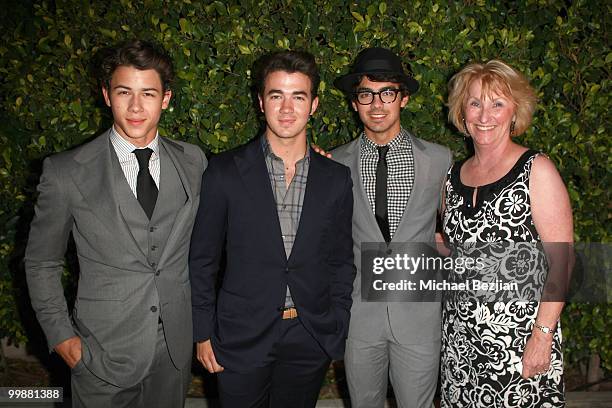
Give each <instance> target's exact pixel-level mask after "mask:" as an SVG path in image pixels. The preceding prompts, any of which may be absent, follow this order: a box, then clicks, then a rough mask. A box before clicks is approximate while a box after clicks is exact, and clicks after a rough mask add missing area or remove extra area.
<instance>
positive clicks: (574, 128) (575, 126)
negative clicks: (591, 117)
mask: <svg viewBox="0 0 612 408" xmlns="http://www.w3.org/2000/svg"><path fill="white" fill-rule="evenodd" d="M579 131H580V126H579V125H578V124H577V123H574V124H572V127H571V128H570V133H571V135H572V136H573V137H576V135H577V134H578V132H579Z"/></svg>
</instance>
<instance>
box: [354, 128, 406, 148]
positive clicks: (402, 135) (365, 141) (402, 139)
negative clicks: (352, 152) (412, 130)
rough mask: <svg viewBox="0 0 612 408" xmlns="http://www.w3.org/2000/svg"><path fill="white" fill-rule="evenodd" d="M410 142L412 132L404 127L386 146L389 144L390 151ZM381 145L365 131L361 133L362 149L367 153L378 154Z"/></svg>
mask: <svg viewBox="0 0 612 408" xmlns="http://www.w3.org/2000/svg"><path fill="white" fill-rule="evenodd" d="M406 144H408V145H409V144H410V134H409V133H408V132H407V131H406V130H405V129H404V128H400V132H399V133H398V134H397V136H395V137H394V138H393V139H391V141H390V142H389V143H387V145H386V146H389V151H390V152H391V151H395V150H397V149H400V148H401V147H402V146H404V145H406ZM378 147H379V145H377V144H376V143H374V142H373V141H372V140H370V139H369V138H368V137H367V136H366V134H365V132H362V133H361V150H362V151H365V152H367V153H375V154H378V149H377V148H378Z"/></svg>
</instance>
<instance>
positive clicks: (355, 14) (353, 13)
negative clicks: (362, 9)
mask: <svg viewBox="0 0 612 408" xmlns="http://www.w3.org/2000/svg"><path fill="white" fill-rule="evenodd" d="M351 15H352V16H353V18H354V19H355V20H357V21H359V22H360V23H363V22H364V19H363V17H362V15H361V14H359V13H357V12H356V11H351Z"/></svg>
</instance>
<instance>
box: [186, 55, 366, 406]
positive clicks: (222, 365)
mask: <svg viewBox="0 0 612 408" xmlns="http://www.w3.org/2000/svg"><path fill="white" fill-rule="evenodd" d="M318 85H319V74H318V70H317V66H316V64H315V61H314V57H313V56H312V55H310V54H308V53H305V52H292V51H283V52H278V53H275V54H271V55H269V56H267V57H265V58H264V59H263V60H262V63H261V66H260V70H259V75H258V77H257V83H256V87H257V92H258V98H259V107H260V109H261V111H262V112H263V114H264V116H265V120H266V128H265V131H264V134H263V135H262V136H261V137H260V138H257V139H255V140H254V141H252V142H251V143H248V144H247V145H245V146H243V147H241V148H238V149H236V150H233V151H230V152H226V153H222V154H220V155H218V156H217V157H215V158H213V159H212V160H211V162H210V165H209V167H208V169H207V171H206V173H205V175H204V177H203V179H202V188H203V189H204V191H206V195H204V196H202V199H201V202H200V208H199V210H198V214H197V217H196V223H195V227H194V230H193V235H192V239H191V252H190V278H191V282H192V303H193V322H194V338H195V341H196V342H197V357H198V360H199V361H200V362H201V363H202V364H203V365H204V367H205V368H206V369H207V370H208V371H210V372H211V373H218V383H219V394H220V400H221V404H222V406H223V407H225V408H234V407H236V408H244V407H279V408H281V407H293V408H297V407H314V406H315V405H316V401H317V397H318V393H319V389H320V386H321V383H322V381H323V378H324V376H325V372H326V370H327V368H328V366H329V363H330V360H331V359H342V357H343V354H344V343H345V339H346V335H347V331H348V322H349V315H350V308H351V303H352V301H351V291H352V288H353V279H354V277H355V267H354V265H353V250H352V238H351V219H352V210H353V195H352V182H351V176H350V171H349V169H348V168H347V167H345V166H343V165H340V164H338V163H335V162H333V161H331V160H329V159H327V158H325V157H322V156H320V155H318V154H315V153H313V152H312V151H311V149H310V147H309V145H308V141H307V135H306V133H307V132H306V126H307V123H308V119H309V117H310V115H312V114H313V113H314V112H315V110H316V109H317V105H318V98H317V96H316V93H317V89H318ZM223 255H225V256H226V262H225V269H224V274H223V280H222V282H221V283H220V285H217V282H216V280H217V279H216V278H217V276H218V273H219V271H220V268H221V264H222V257H223ZM217 286H219V287H220V288H219V290H218V292H217V291H216V290H215V289H216V287H217Z"/></svg>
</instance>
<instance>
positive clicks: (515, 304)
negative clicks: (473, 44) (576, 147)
mask: <svg viewBox="0 0 612 408" xmlns="http://www.w3.org/2000/svg"><path fill="white" fill-rule="evenodd" d="M535 103H536V98H535V92H534V90H533V88H532V87H531V86H530V85H529V83H528V81H527V80H526V78H525V77H524V76H523V75H522V74H520V73H519V72H517V71H516V70H515V69H513V68H511V67H510V66H508V65H507V64H505V63H504V62H501V61H498V60H492V61H489V62H487V63H483V64H470V65H468V66H466V67H465V68H463V69H462V70H461V71H460V72H459V73H457V74H456V75H455V76H454V77H453V78H452V79H451V81H450V83H449V102H448V105H449V109H450V112H449V119H450V121H451V122H452V123H453V124H454V125H455V126H456V127H457V129H459V131H460V132H462V133H463V134H464V135H465V136H466V137H469V138H471V140H472V142H473V145H474V155H473V156H471V157H469V158H468V159H466V160H463V161H461V162H458V163H455V164H454V165H453V167H452V168H451V169H450V170H449V173H448V178H447V181H446V186H445V191H444V194H445V200H444V213H443V231H444V237H445V240H446V241H447V242H448V243H449V244H451V246H452V245H462V244H465V243H466V242H468V243H479V242H500V243H504V242H508V243H539V242H544V243H546V242H564V243H570V242H571V241H572V239H573V223H572V211H571V208H570V203H569V197H568V194H567V190H566V188H565V185H564V184H563V181H562V180H561V177H560V176H559V174H558V172H557V170H556V169H555V166H554V164H553V163H552V162H551V161H550V160H549V159H548V158H547V157H546V156H544V155H543V154H540V153H538V152H536V151H533V150H530V149H528V148H527V147H524V146H521V145H519V144H518V143H516V142H515V141H514V139H513V138H514V137H515V136H519V135H521V134H522V133H523V132H525V130H526V129H527V128H528V127H529V126H530V123H531V119H532V114H533V112H534V109H535ZM559 262H563V259H560V260H559V259H551V258H550V257H548V259H547V260H546V259H545V260H544V265H545V268H544V269H546V268H548V269H550V268H553V267H559V266H560V265H559ZM555 263H556V264H555ZM533 273H538V272H533ZM520 300H521V299H516V300H511V299H510V300H508V301H505V302H496V303H487V302H478V301H476V302H462V301H459V300H458V298H456V297H455V298H453V296H450V297H448V298H447V299H446V301H445V303H444V306H443V334H442V364H441V367H442V406H443V407H453V408H455V407H560V406H564V387H563V356H562V352H561V328H560V327H559V323H558V321H559V315H560V313H561V310H562V309H563V302H562V299H561V298H557V299H554V300H556V301H550V302H538V301H536V300H532V301H520Z"/></svg>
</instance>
